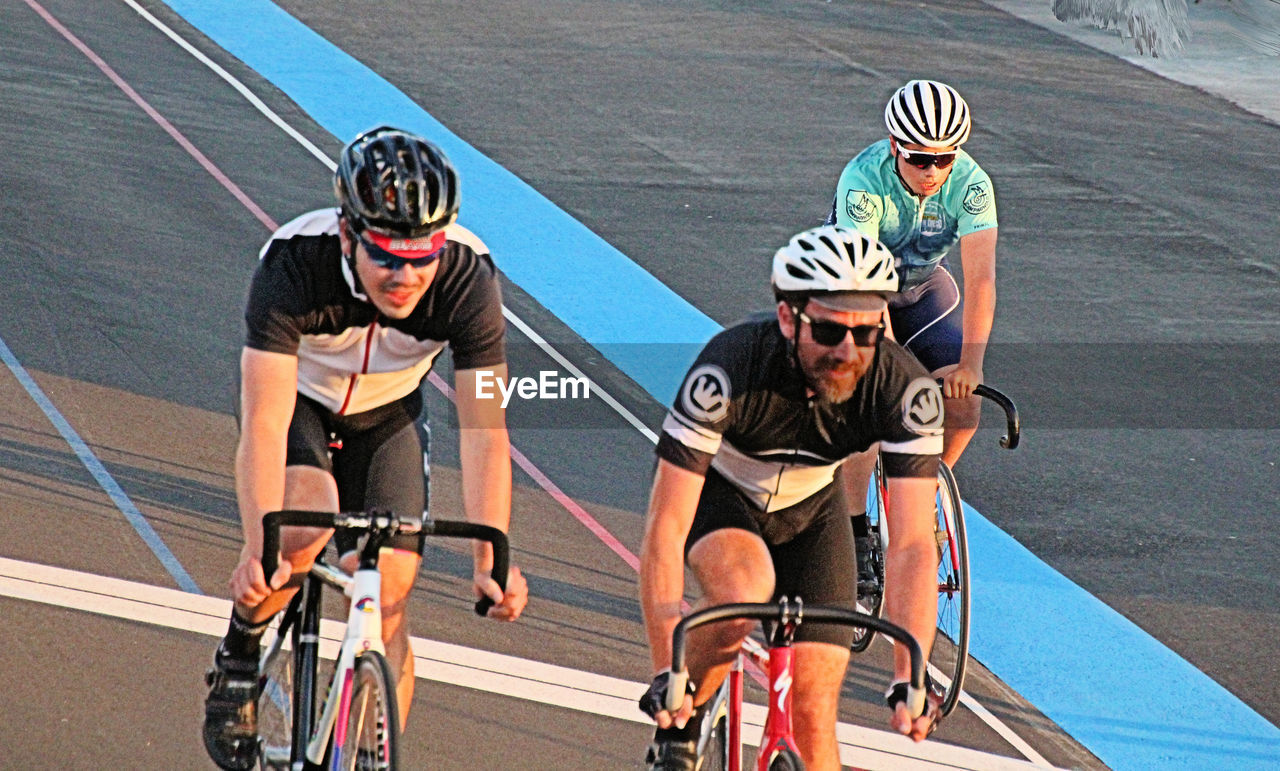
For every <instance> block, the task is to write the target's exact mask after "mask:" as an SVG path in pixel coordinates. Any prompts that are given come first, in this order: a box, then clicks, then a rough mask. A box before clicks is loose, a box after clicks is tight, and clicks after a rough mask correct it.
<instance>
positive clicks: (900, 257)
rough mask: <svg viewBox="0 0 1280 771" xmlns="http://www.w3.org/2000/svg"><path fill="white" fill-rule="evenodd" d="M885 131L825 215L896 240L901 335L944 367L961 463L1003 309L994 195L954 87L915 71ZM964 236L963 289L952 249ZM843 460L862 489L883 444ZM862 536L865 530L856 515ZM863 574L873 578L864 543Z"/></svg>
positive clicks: (937, 369) (851, 166) (848, 171)
mask: <svg viewBox="0 0 1280 771" xmlns="http://www.w3.org/2000/svg"><path fill="white" fill-rule="evenodd" d="M884 120H885V126H886V127H887V128H888V130H889V137H888V138H887V139H882V140H880V141H878V142H876V143H875V144H873V145H871V146H870V147H868V148H866V149H865V150H863V151H862V152H861V153H859V154H858V155H857V156H856V157H855V158H854V159H853V160H851V161H849V163H848V165H846V166H845V168H844V172H843V173H841V175H840V181H839V183H838V184H837V186H836V194H835V198H834V200H833V201H832V205H831V211H830V213H829V214H828V217H827V223H828V224H839V225H844V226H846V227H851V228H855V229H857V230H858V231H860V232H862V233H863V234H864V235H867V236H870V237H871V238H875V239H878V240H879V241H880V242H881V243H882V244H884V245H885V246H886V247H888V248H889V251H891V252H892V253H893V255H894V258H895V260H896V264H897V269H898V273H899V275H900V276H901V277H902V291H901V293H900V294H899V295H898V296H897V297H896V298H894V299H893V300H892V301H891V302H890V303H889V311H888V313H889V320H890V324H891V327H892V330H893V335H894V337H895V338H896V339H897V340H898V341H899V342H900V343H901V344H902V345H903V347H905V348H906V349H907V350H908V351H911V353H913V354H915V355H916V357H917V358H918V359H920V362H921V363H922V364H924V366H925V369H927V370H929V372H930V373H932V374H933V375H934V376H935V377H939V378H942V381H943V383H942V395H943V397H944V398H945V400H946V435H945V440H944V445H943V451H942V459H943V461H945V462H946V463H947V464H948V465H950V466H954V465H955V464H956V461H958V460H959V459H960V455H961V454H962V453H963V452H964V448H965V447H966V446H967V445H968V444H969V440H970V439H971V438H973V434H974V432H975V431H977V428H978V416H979V412H980V408H979V400H978V397H976V396H974V395H973V389H974V387H975V386H977V385H979V384H980V383H982V365H983V359H984V357H985V355H986V350H987V340H988V338H989V337H990V334H991V324H992V319H993V318H994V315H995V305H996V286H995V265H996V200H995V192H994V191H993V189H992V186H991V178H990V177H988V176H987V173H986V172H985V171H983V170H982V168H981V167H980V166H978V164H977V163H976V162H975V161H974V160H973V158H972V157H970V156H969V154H968V153H966V152H965V151H964V150H962V149H960V146H961V145H962V144H964V142H965V140H967V139H968V138H969V131H970V128H971V121H970V115H969V106H968V105H967V104H966V103H965V101H964V99H963V98H961V96H960V94H958V93H957V92H956V90H955V89H953V88H951V87H950V86H948V85H946V84H943V83H939V82H937V81H932V80H912V81H911V82H909V83H907V84H906V85H905V86H903V87H902V88H899V89H898V90H897V91H896V92H895V93H894V95H893V97H892V98H891V99H890V100H889V103H888V104H887V105H886V106H885V111H884ZM957 242H958V243H959V244H960V266H961V269H962V274H963V278H964V296H963V298H962V297H961V295H960V291H959V288H958V287H957V285H956V282H955V279H954V278H953V277H952V274H951V266H950V264H949V262H948V255H949V253H950V251H951V250H952V249H953V248H954V247H955V245H956V243H957ZM856 460H857V462H853V461H851V462H850V463H849V464H847V469H848V470H847V472H846V474H845V478H846V481H847V483H848V485H849V489H850V491H851V493H853V497H852V498H851V500H862V495H861V492H859V491H865V490H866V488H867V481H868V479H869V478H870V474H871V468H872V466H873V465H874V460H875V453H874V452H868V453H866V454H865V456H864V457H862V458H859V459H856ZM853 520H854V535H855V536H856V537H858V538H859V539H862V538H865V537H866V534H867V529H866V519H865V517H858V516H855V517H854V518H853ZM858 553H859V557H860V559H859V583H863V582H864V581H866V580H874V573H872V572H870V564H869V563H867V562H866V561H865V560H863V559H862V556H863V555H866V554H867V553H868V549H866V548H863V543H862V542H859V545H858Z"/></svg>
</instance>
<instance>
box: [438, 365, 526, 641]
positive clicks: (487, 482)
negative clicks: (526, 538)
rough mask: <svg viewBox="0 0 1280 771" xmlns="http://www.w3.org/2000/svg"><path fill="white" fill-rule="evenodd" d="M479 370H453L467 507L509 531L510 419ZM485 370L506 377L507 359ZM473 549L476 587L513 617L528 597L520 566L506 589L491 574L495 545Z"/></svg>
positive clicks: (497, 610) (471, 516)
mask: <svg viewBox="0 0 1280 771" xmlns="http://www.w3.org/2000/svg"><path fill="white" fill-rule="evenodd" d="M480 371H481V370H475V369H464V370H458V371H457V372H456V373H454V386H455V401H456V404H457V407H458V425H459V426H460V429H459V432H458V433H459V438H458V445H459V457H460V460H461V463H462V507H463V510H464V511H465V513H466V517H467V520H468V521H471V522H478V523H480V524H484V525H489V526H490V527H496V528H497V529H499V530H501V531H503V532H508V531H509V530H510V526H511V441H510V439H509V437H508V436H507V420H506V415H505V413H504V412H503V409H502V406H501V402H500V401H499V400H498V399H480V398H477V396H476V379H477V373H478V372H480ZM484 371H486V372H487V371H492V372H493V373H494V376H495V377H496V378H500V379H502V380H505V379H506V377H507V365H505V364H500V365H498V366H495V367H487V368H485V370H484ZM473 550H474V551H473V555H472V556H473V558H474V560H475V583H476V589H477V591H478V592H480V593H482V594H485V595H488V596H489V597H490V598H491V599H493V600H494V601H495V602H497V603H498V605H497V606H495V607H494V608H493V609H492V610H490V611H489V612H490V614H491V615H492V616H494V617H496V618H504V619H507V620H514V619H515V618H516V617H518V616H519V615H520V613H521V611H522V610H523V609H524V606H525V603H526V602H527V601H528V587H527V585H526V583H525V580H524V578H523V577H522V576H521V575H520V570H519V569H518V568H516V567H514V566H512V567H511V569H510V571H509V574H508V577H507V591H506V592H505V593H504V592H502V591H501V590H500V589H499V588H498V586H497V584H496V583H494V582H493V581H492V579H490V578H489V569H490V568H492V567H493V547H492V546H490V545H489V543H488V542H486V541H475V542H474V546H473Z"/></svg>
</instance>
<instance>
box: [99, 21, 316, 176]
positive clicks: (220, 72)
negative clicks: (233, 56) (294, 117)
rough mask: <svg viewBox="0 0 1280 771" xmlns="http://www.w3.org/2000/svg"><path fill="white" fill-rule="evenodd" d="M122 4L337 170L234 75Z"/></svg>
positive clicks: (181, 38) (173, 34)
mask: <svg viewBox="0 0 1280 771" xmlns="http://www.w3.org/2000/svg"><path fill="white" fill-rule="evenodd" d="M124 2H125V4H127V5H128V6H129V7H130V8H132V9H133V10H135V11H137V12H138V15H139V16H141V17H142V18H144V19H146V20H147V21H149V22H151V25H152V26H153V27H155V28H156V29H158V30H160V31H161V32H163V33H164V34H165V35H166V36H168V38H169V39H170V40H172V41H173V42H175V43H177V44H178V45H179V46H180V47H181V48H182V49H183V50H184V51H186V52H187V53H189V54H191V55H192V56H194V57H195V58H196V60H197V61H199V62H200V63H201V64H203V65H204V66H206V67H208V68H209V69H210V70H212V71H213V72H214V74H216V75H217V76H218V77H220V78H222V79H223V80H225V81H226V82H227V83H228V85H230V86H231V87H232V88H234V89H235V90H236V91H237V92H238V93H239V94H240V95H241V96H243V97H244V98H245V99H246V100H247V101H248V102H249V104H252V105H253V106H254V107H256V108H257V109H258V112H260V113H262V114H263V115H265V116H266V117H267V120H269V121H271V122H272V123H274V124H276V127H277V128H279V129H280V130H281V131H283V132H284V133H286V134H288V135H289V136H290V137H293V140H294V141H295V142H297V143H298V144H300V145H302V146H303V147H304V148H305V149H306V150H307V152H309V153H311V154H312V155H314V156H315V157H316V158H318V159H319V160H320V162H321V163H323V164H324V165H326V166H328V167H329V171H333V170H334V169H336V168H338V164H337V163H335V162H333V161H332V160H330V159H329V156H327V155H325V154H324V151H323V150H321V149H320V148H318V147H316V146H315V145H314V144H312V143H311V140H309V139H307V138H306V137H304V136H303V135H302V134H301V133H299V132H298V131H297V130H296V129H295V128H294V127H293V126H290V125H289V124H288V123H286V122H285V120H284V118H281V117H280V116H279V115H276V113H275V112H274V111H273V110H272V109H271V108H270V107H268V106H267V105H266V104H265V103H263V101H262V100H261V99H259V98H258V97H257V95H256V94H254V93H253V92H252V91H250V90H249V88H248V86H246V85H245V84H243V83H241V82H240V81H239V80H237V79H236V77H235V76H234V75H232V74H231V73H229V72H227V71H226V70H224V69H222V67H220V66H219V65H218V63H217V62H215V61H213V60H212V59H210V58H209V57H207V56H205V55H204V54H203V53H202V52H201V51H200V50H199V49H198V48H196V47H195V46H193V45H191V44H190V43H188V42H187V41H186V40H185V39H184V38H183V37H182V36H181V35H179V34H178V33H177V32H174V31H173V30H172V29H170V28H169V27H168V26H166V25H165V23H164V22H162V21H160V20H159V19H157V18H156V17H154V16H152V15H151V13H150V12H149V11H147V9H145V8H143V7H142V6H140V5H138V4H137V3H136V2H134V0H124Z"/></svg>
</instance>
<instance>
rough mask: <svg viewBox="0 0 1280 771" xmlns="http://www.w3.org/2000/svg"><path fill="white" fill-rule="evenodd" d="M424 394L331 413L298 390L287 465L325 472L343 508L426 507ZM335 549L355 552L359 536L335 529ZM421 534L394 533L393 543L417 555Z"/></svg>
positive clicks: (417, 511)
mask: <svg viewBox="0 0 1280 771" xmlns="http://www.w3.org/2000/svg"><path fill="white" fill-rule="evenodd" d="M421 413H422V395H421V393H419V392H418V391H414V392H413V393H411V394H409V395H408V396H406V397H404V398H403V399H400V400H398V401H394V402H392V403H390V404H387V405H384V406H382V407H376V408H374V409H372V410H367V411H365V412H360V413H356V414H355V415H335V414H334V413H332V412H330V411H329V410H328V409H327V408H326V407H325V406H324V405H322V404H320V403H319V402H317V401H315V400H313V399H309V398H307V397H306V396H303V395H302V394H298V400H297V403H296V404H295V406H294V409H293V421H292V422H291V423H290V424H289V440H288V449H287V454H286V459H285V465H286V466H312V467H315V468H318V469H322V470H323V471H326V472H328V473H329V474H331V475H332V476H333V479H334V481H335V482H336V483H337V486H338V506H339V508H341V510H342V511H370V510H375V509H376V510H381V511H393V512H395V513H396V514H399V515H400V516H402V517H414V516H421V515H422V514H423V513H424V512H425V511H426V510H427V495H428V489H427V484H426V473H427V466H426V462H427V449H428V448H427V446H426V435H425V432H424V431H422V430H420V429H419V425H420V421H419V420H418V418H419V416H420V415H421ZM333 540H334V544H335V545H336V546H337V547H338V554H339V555H343V554H346V553H348V552H352V551H355V550H356V548H357V540H358V536H356V535H355V534H352V533H342V532H339V533H336V534H335V535H334V539H333ZM425 541H426V539H425V537H424V536H422V535H421V534H416V535H397V536H395V537H394V538H393V539H392V540H391V543H390V544H389V545H390V546H391V547H392V548H395V549H402V550H405V551H411V552H414V553H415V554H417V555H419V556H421V555H422V549H423V544H424V542H425Z"/></svg>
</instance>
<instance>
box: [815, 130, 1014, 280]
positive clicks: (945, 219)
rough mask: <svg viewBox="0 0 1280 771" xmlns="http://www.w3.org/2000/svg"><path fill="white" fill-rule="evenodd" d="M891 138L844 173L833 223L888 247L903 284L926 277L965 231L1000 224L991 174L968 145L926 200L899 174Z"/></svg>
mask: <svg viewBox="0 0 1280 771" xmlns="http://www.w3.org/2000/svg"><path fill="white" fill-rule="evenodd" d="M894 162H895V159H894V157H893V154H892V153H891V152H890V149H889V140H888V139H882V140H880V141H879V142H876V143H875V144H873V145H871V146H870V147H868V148H867V149H865V150H863V151H862V152H861V153H858V155H857V157H855V158H854V159H853V160H851V161H849V163H848V165H846V166H845V167H844V171H843V172H842V173H841V174H840V182H839V183H838V184H837V186H836V196H835V200H834V201H833V202H832V210H831V214H830V215H829V216H828V219H827V221H828V223H834V224H838V225H845V226H848V227H852V228H855V229H857V230H858V231H859V232H861V233H864V234H866V235H868V236H871V237H872V238H875V239H878V240H879V241H880V243H882V244H884V245H885V246H886V247H888V249H889V251H890V252H893V256H894V257H895V258H896V263H897V267H898V273H899V274H900V275H901V276H902V288H903V289H904V290H905V289H909V288H911V287H913V286H915V285H917V284H919V283H920V282H921V281H923V280H924V279H925V278H926V277H927V276H928V275H929V274H930V273H931V272H932V271H933V269H934V268H936V267H937V266H938V263H940V262H941V261H942V258H943V257H945V256H946V254H947V252H948V251H949V250H950V249H951V247H953V246H955V244H956V242H957V241H959V240H960V238H961V236H966V235H969V234H970V233H976V232H978V231H979V230H986V229H987V228H994V227H996V198H995V191H994V190H992V187H991V178H990V177H988V176H987V173H986V172H985V171H983V170H982V168H981V167H980V166H978V164H977V163H976V162H974V160H973V158H971V157H969V154H968V153H966V152H965V151H964V150H960V151H958V152H957V153H956V161H955V163H954V164H953V165H952V167H951V175H950V176H949V177H947V181H946V182H944V183H943V185H942V189H940V190H939V191H938V192H937V193H935V194H934V195H931V196H929V197H927V198H925V199H924V200H923V201H922V200H920V198H919V197H918V196H916V195H914V194H913V193H911V192H910V191H909V190H907V188H906V185H904V184H903V182H902V180H901V179H899V177H898V174H897V171H896V170H895V169H894Z"/></svg>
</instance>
